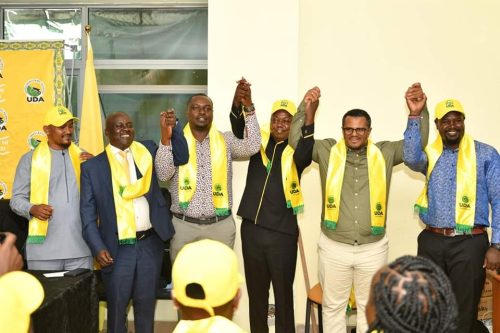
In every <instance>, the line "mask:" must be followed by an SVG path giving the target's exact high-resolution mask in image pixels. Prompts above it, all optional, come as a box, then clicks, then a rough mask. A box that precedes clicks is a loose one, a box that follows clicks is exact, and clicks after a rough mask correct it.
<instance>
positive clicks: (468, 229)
mask: <svg viewBox="0 0 500 333" xmlns="http://www.w3.org/2000/svg"><path fill="white" fill-rule="evenodd" d="M455 230H456V231H457V232H459V233H464V234H471V233H472V226H470V225H465V224H458V223H457V225H456V226H455Z"/></svg>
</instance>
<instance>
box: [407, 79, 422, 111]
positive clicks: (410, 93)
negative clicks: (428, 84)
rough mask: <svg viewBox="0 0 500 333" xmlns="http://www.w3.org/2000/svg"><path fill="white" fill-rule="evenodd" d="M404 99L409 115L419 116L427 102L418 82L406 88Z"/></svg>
mask: <svg viewBox="0 0 500 333" xmlns="http://www.w3.org/2000/svg"><path fill="white" fill-rule="evenodd" d="M405 99H406V105H408V109H409V110H410V116H420V114H421V113H422V111H423V109H424V107H425V103H426V102H427V96H425V94H424V91H423V90H422V86H421V85H420V83H419V82H417V83H414V84H412V85H411V87H409V88H408V90H406V94H405Z"/></svg>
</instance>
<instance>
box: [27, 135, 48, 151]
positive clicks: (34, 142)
mask: <svg viewBox="0 0 500 333" xmlns="http://www.w3.org/2000/svg"><path fill="white" fill-rule="evenodd" d="M46 137H47V136H46V135H45V133H43V132H42V131H34V132H31V133H30V135H28V139H27V143H28V146H29V147H30V149H31V150H33V149H35V148H36V147H38V145H39V144H40V142H42V140H44V139H45V138H46Z"/></svg>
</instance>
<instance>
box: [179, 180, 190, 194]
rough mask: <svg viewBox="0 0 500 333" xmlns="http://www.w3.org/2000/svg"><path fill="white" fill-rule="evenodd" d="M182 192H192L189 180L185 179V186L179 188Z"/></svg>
mask: <svg viewBox="0 0 500 333" xmlns="http://www.w3.org/2000/svg"><path fill="white" fill-rule="evenodd" d="M179 188H180V189H181V190H182V191H189V190H191V185H190V184H189V178H184V185H181V186H179Z"/></svg>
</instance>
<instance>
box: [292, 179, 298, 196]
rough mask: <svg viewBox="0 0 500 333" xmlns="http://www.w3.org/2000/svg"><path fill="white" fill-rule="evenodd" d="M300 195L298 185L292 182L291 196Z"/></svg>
mask: <svg viewBox="0 0 500 333" xmlns="http://www.w3.org/2000/svg"><path fill="white" fill-rule="evenodd" d="M296 193H299V190H298V189H297V183H296V182H292V188H291V189H290V194H296Z"/></svg>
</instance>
